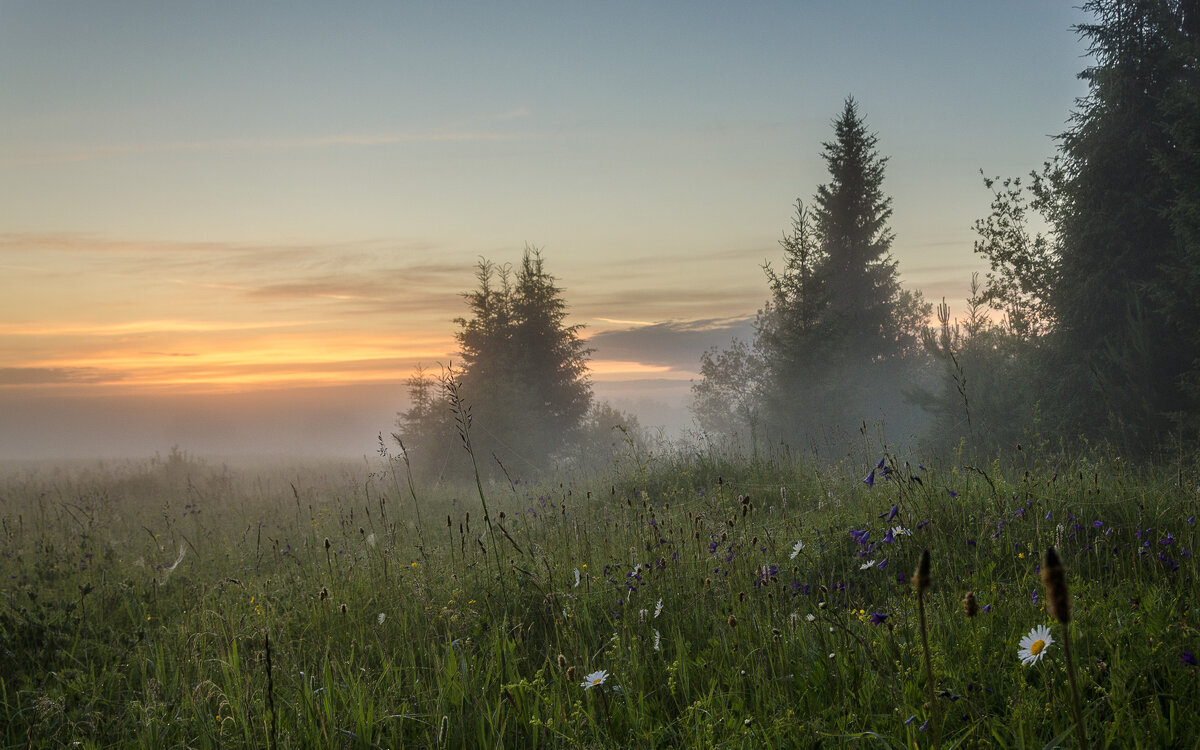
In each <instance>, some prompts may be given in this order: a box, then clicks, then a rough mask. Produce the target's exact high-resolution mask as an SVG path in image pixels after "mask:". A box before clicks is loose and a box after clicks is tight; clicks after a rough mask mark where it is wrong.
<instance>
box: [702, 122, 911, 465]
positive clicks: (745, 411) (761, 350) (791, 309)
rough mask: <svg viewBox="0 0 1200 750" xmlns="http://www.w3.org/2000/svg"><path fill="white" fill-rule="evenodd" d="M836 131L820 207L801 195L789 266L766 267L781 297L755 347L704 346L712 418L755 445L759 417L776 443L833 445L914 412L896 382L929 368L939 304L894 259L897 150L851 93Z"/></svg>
mask: <svg viewBox="0 0 1200 750" xmlns="http://www.w3.org/2000/svg"><path fill="white" fill-rule="evenodd" d="M834 132H835V136H836V137H835V139H834V140H833V141H831V142H828V143H825V144H823V151H822V157H823V159H824V160H825V163H826V166H827V168H828V171H829V177H830V180H829V182H828V183H826V184H823V185H820V186H818V187H817V191H816V195H815V196H814V198H813V202H812V206H811V208H810V207H807V206H805V205H804V203H803V202H801V201H797V202H796V213H795V216H794V217H793V219H792V228H791V232H790V233H785V234H784V236H783V238H782V240H781V241H780V245H781V246H782V247H783V250H784V264H783V268H782V270H780V271H775V270H774V269H773V268H772V267H771V266H770V264H767V265H766V266H765V267H764V270H765V272H766V275H767V282H768V285H769V288H770V292H771V297H770V299H769V300H768V301H767V302H766V304H765V305H764V307H763V309H762V310H761V311H760V312H759V315H758V319H757V321H756V330H755V341H754V346H753V350H752V351H751V350H748V349H747V348H746V347H745V345H743V344H738V343H736V342H735V344H734V346H733V347H731V348H730V349H729V350H727V351H725V352H718V351H712V352H708V353H706V354H705V356H704V358H703V359H702V360H701V375H702V376H703V377H704V381H702V382H701V383H700V384H698V385H697V386H695V387H694V389H693V391H694V393H695V395H696V397H697V398H696V406H695V408H694V411H695V412H696V414H697V417H698V419H699V421H700V422H701V425H702V426H704V427H706V428H708V429H711V428H712V427H715V426H717V425H718V424H722V423H723V424H724V426H725V428H726V430H725V431H726V432H733V431H735V430H738V429H743V428H744V429H746V430H748V432H749V433H750V435H749V437H750V438H751V443H752V444H754V445H757V437H758V433H759V432H760V430H759V422H760V419H761V421H762V422H763V426H764V428H765V429H764V430H762V431H763V432H768V433H769V435H770V438H771V442H777V441H780V440H782V441H787V442H793V441H802V442H807V443H809V444H810V445H813V446H814V447H815V446H826V447H828V446H830V440H829V437H830V434H831V433H834V434H837V433H840V434H841V435H843V436H844V435H847V434H849V433H852V432H854V431H856V430H857V429H858V427H859V425H861V424H862V423H864V422H872V423H875V422H889V421H892V420H893V419H894V418H896V417H897V415H899V414H900V413H901V412H903V411H904V410H905V407H904V405H903V403H902V399H901V392H900V388H899V387H898V383H900V382H902V381H903V380H906V379H909V378H911V377H913V376H916V375H918V374H919V372H920V369H921V362H920V359H919V358H920V354H921V352H920V331H921V328H922V327H923V325H924V324H925V319H926V318H927V317H928V315H929V311H930V308H929V306H928V305H927V304H926V303H925V302H924V301H923V299H922V298H921V295H920V294H919V293H917V292H913V291H909V290H905V289H901V287H900V278H899V270H898V266H897V263H896V261H895V260H894V259H893V258H892V257H891V244H892V239H893V235H892V231H891V229H890V228H889V226H888V220H889V219H890V218H891V215H892V208H891V198H890V197H888V196H886V195H885V194H884V192H883V177H884V171H885V167H886V164H887V158H886V157H882V156H880V155H879V153H878V151H877V149H876V144H877V141H878V139H877V137H876V136H875V135H874V134H872V133H870V132H869V131H868V130H867V128H866V124H865V122H864V121H863V118H862V117H861V115H860V114H859V112H858V105H857V104H856V103H855V101H854V99H853V98H848V99H847V100H846V103H845V107H844V108H843V111H842V113H841V115H840V116H839V117H838V118H837V119H836V120H835V121H834ZM722 398H724V399H728V403H727V404H725V405H722V404H720V403H719V401H720V399H722ZM760 415H761V416H760ZM833 450H835V451H836V450H838V448H834V449H833Z"/></svg>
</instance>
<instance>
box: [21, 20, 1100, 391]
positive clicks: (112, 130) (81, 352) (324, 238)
mask: <svg viewBox="0 0 1200 750" xmlns="http://www.w3.org/2000/svg"><path fill="white" fill-rule="evenodd" d="M1073 5H1074V3H1073V2H1058V1H1057V0H1039V1H1037V2H1034V1H1032V0H1027V1H1021V2H1002V3H997V2H964V1H961V0H959V1H956V2H950V1H945V2H910V3H899V2H837V3H833V2H830V3H816V2H790V3H745V4H735V3H649V2H638V3H591V4H583V3H510V4H503V3H486V4H485V3H480V4H474V3H472V4H463V3H427V4H417V3H343V4H333V3H265V2H262V3H179V2H169V3H162V2H154V3H149V2H147V3H128V2H126V3H120V2H117V3H91V2H61V3H60V2H55V3H47V2H11V1H9V0H4V1H3V2H0V71H3V72H0V271H2V272H3V274H4V276H5V277H6V278H7V281H6V282H5V285H6V286H10V289H9V290H8V293H7V294H5V295H3V296H4V297H5V299H6V301H0V370H6V371H7V372H9V373H10V375H9V376H8V378H7V379H8V380H9V381H16V382H20V383H21V386H20V387H21V388H22V389H26V390H28V389H30V388H34V387H36V386H37V381H38V378H39V373H44V374H46V380H47V381H53V383H52V384H54V385H57V386H61V383H62V382H63V381H64V380H66V381H70V382H73V383H76V384H78V383H83V382H86V383H88V384H91V385H90V387H94V388H112V387H117V386H120V385H121V384H122V383H124V384H133V383H135V382H136V383H155V384H157V385H162V386H164V387H165V386H166V385H170V384H187V383H195V384H205V383H212V382H221V383H224V384H226V385H228V384H229V383H238V382H241V383H242V385H243V386H244V387H251V385H253V383H256V382H265V380H269V378H270V376H271V373H272V372H274V371H272V370H270V368H269V367H267V365H265V364H264V361H270V362H272V363H275V364H276V365H277V367H278V368H279V370H278V372H279V374H280V382H283V381H286V380H287V379H288V376H287V373H286V372H285V371H286V370H287V369H288V368H291V369H292V370H296V369H297V368H300V369H304V368H307V370H308V371H316V370H321V371H336V372H341V373H343V374H344V375H345V377H346V379H347V380H348V381H353V382H358V383H362V382H368V381H369V382H372V383H387V382H398V381H399V380H402V378H403V377H404V375H405V374H406V373H407V372H408V371H409V368H411V366H412V364H413V363H415V362H416V361H418V360H420V361H424V362H426V363H431V362H433V361H436V360H437V359H439V358H441V359H445V358H446V357H447V356H448V354H449V353H450V352H452V351H453V343H452V340H451V337H452V334H453V330H454V327H453V325H452V324H451V323H450V319H451V318H452V317H454V316H455V315H458V314H460V313H461V299H460V298H459V297H458V296H457V292H460V291H463V290H465V289H467V288H468V287H469V286H470V285H471V282H472V279H471V265H472V263H473V262H474V261H475V259H476V258H477V257H478V256H480V255H485V256H487V257H490V258H492V259H494V260H497V261H501V262H503V261H513V260H516V259H517V258H518V257H519V253H520V250H521V248H522V246H523V245H524V244H525V243H527V242H528V243H532V244H535V245H538V246H540V247H543V248H544V251H545V256H546V259H547V263H548V267H549V269H550V271H551V272H553V273H555V274H556V275H557V276H558V277H559V279H560V281H561V283H562V285H563V286H564V287H565V288H566V293H567V298H568V302H569V303H570V304H571V307H572V310H573V314H574V317H575V319H576V320H575V322H581V323H585V324H587V325H588V330H589V331H590V332H592V333H598V332H605V331H609V332H616V334H610V338H609V340H611V341H614V342H615V341H617V340H619V331H620V330H621V329H623V328H628V327H629V326H628V325H625V324H622V323H614V322H612V321H639V322H642V323H655V324H661V323H666V322H675V323H687V322H688V321H694V320H709V319H729V318H744V317H745V316H749V315H752V314H753V313H754V312H755V310H756V309H757V308H758V306H759V305H760V304H761V303H762V301H763V299H765V296H766V285H765V282H764V279H763V275H762V271H761V269H760V268H759V266H760V265H761V264H762V263H763V262H764V261H765V260H778V258H779V254H780V251H779V248H778V245H777V240H778V238H779V236H780V233H781V231H782V230H783V229H784V228H785V227H786V226H788V222H789V218H790V215H791V212H792V203H793V202H794V200H795V199H796V198H797V197H801V198H804V199H806V200H807V199H808V198H809V197H810V196H811V195H812V193H813V192H814V190H815V188H816V186H817V184H819V183H820V182H822V181H824V180H825V179H826V175H825V173H824V165H823V163H822V161H821V160H820V157H819V154H820V149H821V143H822V142H823V141H826V140H829V139H830V138H831V136H832V130H831V127H830V122H831V120H832V118H833V117H835V116H836V115H837V114H838V112H839V110H840V108H841V105H842V102H843V100H844V99H845V97H846V96H847V95H853V96H854V97H855V98H856V99H857V100H858V102H859V105H860V109H861V111H862V113H863V114H864V115H865V117H866V120H867V123H868V125H869V127H870V128H871V129H873V130H874V131H876V132H877V133H878V136H879V148H880V151H881V153H883V154H884V155H886V156H888V157H889V159H890V162H889V168H888V173H887V178H886V182H885V185H884V188H885V190H886V191H887V192H888V193H889V194H890V195H891V196H892V197H893V199H894V210H895V214H894V217H893V220H892V227H893V229H894V230H895V233H896V242H895V245H894V247H893V254H894V256H895V257H896V259H897V260H898V261H899V262H900V269H901V273H902V275H903V278H904V281H905V282H906V283H907V284H908V285H910V286H914V287H917V288H921V289H922V290H924V291H925V293H926V296H927V297H929V298H930V299H932V300H934V301H936V300H938V299H940V298H941V297H942V296H946V297H949V298H950V299H951V301H952V304H954V303H955V302H957V301H958V300H961V298H962V296H963V295H964V294H965V291H966V287H967V284H968V283H969V280H970V273H971V271H972V270H976V269H980V268H981V267H982V266H981V264H980V262H979V260H978V259H976V258H974V257H973V255H972V252H971V243H972V241H973V235H972V232H971V224H972V223H973V222H974V221H975V219H977V218H981V217H982V216H983V215H984V214H985V213H986V211H987V206H988V202H989V196H988V193H987V191H985V190H984V189H983V187H982V184H981V181H980V177H979V170H980V169H981V168H982V169H983V170H984V171H985V172H987V173H988V174H990V175H1018V174H1023V173H1026V172H1028V171H1029V170H1030V169H1033V168H1036V167H1037V166H1038V165H1040V163H1041V162H1042V161H1043V160H1044V159H1045V158H1046V157H1048V156H1049V155H1051V154H1052V153H1053V149H1054V143H1053V141H1052V139H1051V138H1050V137H1049V136H1050V135H1051V134H1054V133H1059V132H1061V131H1062V130H1064V129H1065V128H1066V126H1067V119H1068V116H1069V113H1070V110H1071V108H1072V106H1073V100H1074V98H1075V97H1077V96H1080V95H1082V94H1083V93H1084V87H1083V84H1082V83H1081V82H1080V81H1078V80H1077V78H1076V74H1077V73H1078V72H1079V71H1080V70H1081V69H1082V68H1083V67H1085V65H1086V64H1087V61H1086V59H1085V58H1084V57H1083V56H1082V55H1083V52H1084V50H1083V49H1082V46H1081V44H1080V42H1079V41H1078V39H1077V36H1076V34H1075V33H1074V32H1073V31H1072V28H1071V27H1072V26H1073V25H1074V24H1077V23H1079V22H1081V21H1083V20H1085V19H1084V18H1083V16H1082V15H1081V14H1080V13H1079V11H1077V10H1076V9H1075V8H1074V7H1073ZM97 321H99V322H102V323H103V324H104V326H107V327H106V328H105V329H104V332H102V333H96V332H95V331H94V330H93V329H87V330H84V328H86V326H84V324H85V323H95V322H97ZM159 323H162V324H161V325H159ZM258 324H261V325H262V326H263V327H264V329H266V330H276V329H278V328H279V327H280V326H285V325H286V326H287V327H288V329H289V331H291V332H292V333H293V334H294V335H295V338H294V340H293V341H292V342H291V344H290V347H285V348H283V349H278V350H275V351H273V352H271V353H270V356H267V357H265V358H264V357H260V356H259V355H261V354H262V352H263V345H262V343H261V340H254V341H251V340H246V339H245V338H239V337H236V336H232V335H231V334H230V333H229V332H230V331H231V330H235V329H236V330H243V329H244V328H245V327H246V326H247V325H258ZM297 327H298V328H299V330H296V329H297ZM130 329H135V330H137V331H139V332H140V333H139V335H145V336H148V337H154V336H156V335H157V338H154V339H153V340H152V341H151V340H149V339H147V340H143V341H138V342H134V344H130V343H129V342H128V340H127V339H124V338H123V339H120V341H118V340H116V339H114V338H113V333H112V331H128V330H130ZM151 329H153V330H151ZM181 330H183V331H187V332H188V335H189V336H192V337H193V338H191V339H187V338H180V337H179V335H178V334H179V331H181ZM653 330H654V331H659V330H661V331H663V332H664V335H665V333H668V332H670V331H672V330H678V326H674V327H673V326H659V327H657V328H655V329H653ZM201 331H205V332H208V331H211V334H210V335H209V336H208V337H207V338H203V337H202V335H201V333H199V332H201ZM306 333H311V334H312V336H311V338H310V339H308V340H307V342H308V343H307V344H306V343H305V341H306V340H305V339H304V338H303V336H304V335H305V334H306ZM612 335H617V338H612ZM356 337H357V338H356ZM602 338H603V337H602ZM643 338H646V337H643ZM330 340H336V341H338V342H343V343H348V344H353V345H351V346H348V349H350V350H356V351H357V354H356V355H355V356H354V357H349V358H347V360H346V361H345V362H342V363H340V364H339V363H331V362H328V361H326V359H323V358H315V357H312V356H306V355H304V354H303V351H304V349H305V346H308V348H309V349H313V348H321V347H324V346H325V344H323V343H322V342H327V341H330ZM626 343H629V342H628V341H627V342H626ZM118 344H120V345H118ZM135 344H136V345H135ZM164 347H170V348H171V352H170V354H171V356H172V357H174V359H173V360H172V361H171V362H172V364H171V367H167V365H166V364H164V363H163V362H151V363H150V364H147V365H146V366H145V367H143V366H142V365H139V364H138V363H137V361H136V360H137V358H138V357H139V356H142V355H145V354H146V353H147V351H152V352H161V351H162V350H163V348H164ZM214 347H215V348H221V349H222V351H226V350H228V351H234V352H241V353H242V354H241V356H240V358H239V357H238V356H233V355H230V356H228V357H225V358H223V359H221V360H220V361H215V360H212V358H209V359H205V357H207V356H208V354H209V353H210V352H211V351H212V350H213V349H214ZM666 348H668V347H664V350H665V349H666ZM284 349H286V351H285V350H284ZM176 350H178V351H176ZM621 351H622V357H623V358H628V357H633V356H634V355H636V354H637V351H636V347H635V348H633V349H631V348H630V346H622V347H621ZM289 352H290V353H289ZM697 356H698V352H697ZM188 357H198V358H199V359H195V360H188V359H187V358H188ZM596 357H597V359H598V360H604V358H605V353H604V351H603V350H601V351H598V352H597V355H596ZM201 359H204V361H206V362H207V363H208V364H207V365H206V366H205V368H203V372H201V371H199V370H196V371H194V372H192V373H191V374H189V373H188V372H187V368H186V367H185V366H184V364H183V363H186V362H188V361H200V360H201ZM631 361H632V360H631ZM637 361H638V362H640V363H641V365H647V366H653V367H656V368H658V369H656V370H654V371H653V372H651V371H650V370H646V369H645V368H642V369H639V368H638V367H635V366H632V365H630V366H625V367H624V369H622V367H623V366H621V365H617V364H609V365H605V366H604V367H607V370H604V369H602V368H598V375H597V379H598V381H602V380H605V379H619V378H625V379H628V378H637V377H641V376H643V375H653V376H654V377H665V378H676V379H679V380H681V381H684V382H685V381H686V379H687V378H688V377H690V375H691V372H690V371H689V370H687V369H686V368H685V367H684V366H683V364H682V363H681V362H679V361H670V362H668V361H666V360H665V359H662V358H660V359H659V360H657V361H656V360H655V358H654V347H648V348H647V350H646V351H645V352H644V356H640V357H637ZM222 363H224V364H222ZM318 363H319V365H320V367H317V366H316V365H317V364H318ZM222 367H226V369H225V370H221V368H222ZM339 367H340V368H341V369H340V370H339V369H338V368H339ZM139 368H141V369H140V370H139ZM322 368H324V369H323V370H322ZM135 370H137V371H139V372H141V375H137V374H136V373H135V372H134V371H135ZM168 370H169V374H164V373H167V372H168ZM251 371H253V372H254V373H256V375H255V378H259V379H260V380H255V378H251V377H249V376H245V377H243V375H244V374H245V373H248V372H251ZM14 372H15V373H16V374H15V375H13V374H11V373H14ZM151 372H153V373H157V374H155V375H153V376H151V375H149V374H147V373H151ZM106 373H109V375H106ZM606 373H607V374H606ZM335 374H336V373H335ZM331 377H333V376H331ZM156 378H157V379H156ZM239 378H242V379H241V380H240V381H239ZM96 384H99V385H96ZM24 392H25V391H23V393H24ZM57 395H59V396H61V395H62V394H61V393H58V394H57Z"/></svg>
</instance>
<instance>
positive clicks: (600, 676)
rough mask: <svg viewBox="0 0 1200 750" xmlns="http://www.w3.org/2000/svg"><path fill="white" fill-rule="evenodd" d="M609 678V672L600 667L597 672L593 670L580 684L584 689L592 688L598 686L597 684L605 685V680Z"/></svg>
mask: <svg viewBox="0 0 1200 750" xmlns="http://www.w3.org/2000/svg"><path fill="white" fill-rule="evenodd" d="M607 679H608V672H606V671H604V670H603V669H600V670H597V671H595V672H592V673H591V674H590V675H588V676H587V677H584V678H583V682H581V683H579V686H580V687H582V688H583V689H584V690H591V689H592V688H594V687H596V686H597V685H603V684H604V681H605V680H607Z"/></svg>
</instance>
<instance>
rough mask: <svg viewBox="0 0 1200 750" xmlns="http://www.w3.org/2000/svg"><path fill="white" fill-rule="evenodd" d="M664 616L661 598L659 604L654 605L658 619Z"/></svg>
mask: <svg viewBox="0 0 1200 750" xmlns="http://www.w3.org/2000/svg"><path fill="white" fill-rule="evenodd" d="M661 614H662V597H659V599H658V604H655V605H654V616H655V617H658V616H659V615H661Z"/></svg>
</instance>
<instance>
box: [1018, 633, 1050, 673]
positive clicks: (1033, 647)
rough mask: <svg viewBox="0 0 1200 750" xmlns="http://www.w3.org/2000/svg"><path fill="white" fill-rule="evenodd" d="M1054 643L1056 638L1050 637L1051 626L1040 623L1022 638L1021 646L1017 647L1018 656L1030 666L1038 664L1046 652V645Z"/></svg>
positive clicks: (1023, 662)
mask: <svg viewBox="0 0 1200 750" xmlns="http://www.w3.org/2000/svg"><path fill="white" fill-rule="evenodd" d="M1052 643H1054V639H1053V638H1051V637H1050V628H1048V627H1046V626H1045V625H1038V626H1037V627H1035V628H1034V629H1033V630H1030V631H1029V635H1027V636H1025V637H1024V638H1022V639H1021V643H1020V648H1018V649H1017V656H1018V657H1020V659H1021V663H1022V664H1024V665H1026V666H1029V665H1031V664H1037V663H1038V662H1039V661H1040V660H1041V658H1042V657H1043V656H1045V654H1046V647H1047V646H1049V645H1050V644H1052Z"/></svg>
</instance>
